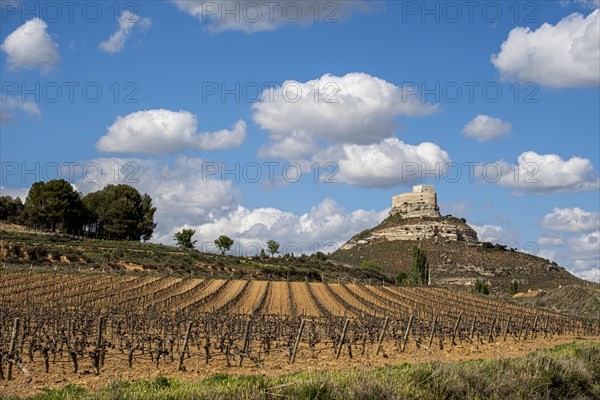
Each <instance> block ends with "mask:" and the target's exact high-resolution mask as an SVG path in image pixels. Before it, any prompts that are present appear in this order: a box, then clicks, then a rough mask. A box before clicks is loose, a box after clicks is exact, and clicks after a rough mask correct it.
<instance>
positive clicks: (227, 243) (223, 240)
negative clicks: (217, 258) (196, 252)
mask: <svg viewBox="0 0 600 400" xmlns="http://www.w3.org/2000/svg"><path fill="white" fill-rule="evenodd" d="M233 243H234V241H233V239H231V238H230V237H228V236H225V235H221V236H219V238H218V239H216V240H215V246H217V248H218V249H219V250H221V254H225V252H226V251H228V250H229V249H231V246H233Z"/></svg>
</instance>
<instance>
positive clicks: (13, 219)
mask: <svg viewBox="0 0 600 400" xmlns="http://www.w3.org/2000/svg"><path fill="white" fill-rule="evenodd" d="M22 219H23V202H22V201H21V199H20V198H19V197H16V198H14V199H13V198H12V197H10V196H1V197H0V220H5V221H8V222H10V223H16V224H19V223H22V222H23V221H22Z"/></svg>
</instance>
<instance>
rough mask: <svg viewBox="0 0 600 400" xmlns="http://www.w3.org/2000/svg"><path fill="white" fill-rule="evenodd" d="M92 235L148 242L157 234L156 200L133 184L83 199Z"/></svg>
mask: <svg viewBox="0 0 600 400" xmlns="http://www.w3.org/2000/svg"><path fill="white" fill-rule="evenodd" d="M83 203H84V205H85V210H86V217H87V219H86V225H87V229H88V231H90V232H95V233H96V234H98V235H109V236H110V237H111V238H113V239H128V240H140V239H143V240H148V239H150V238H151V237H152V234H153V233H154V228H156V223H154V213H155V212H156V207H153V206H152V198H151V197H150V196H149V195H147V194H144V195H143V196H142V195H141V194H140V192H139V191H138V190H137V189H136V188H134V187H132V186H129V185H123V184H121V185H108V186H106V187H104V188H103V189H102V190H99V191H97V192H93V193H90V194H88V195H87V196H85V197H84V198H83Z"/></svg>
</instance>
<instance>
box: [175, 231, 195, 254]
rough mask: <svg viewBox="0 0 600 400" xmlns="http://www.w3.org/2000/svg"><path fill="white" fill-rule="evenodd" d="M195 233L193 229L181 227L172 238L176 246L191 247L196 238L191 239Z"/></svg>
mask: <svg viewBox="0 0 600 400" xmlns="http://www.w3.org/2000/svg"><path fill="white" fill-rule="evenodd" d="M195 233H196V231H195V230H193V229H183V230H181V231H179V232H177V233H176V234H175V235H173V240H175V241H176V242H177V246H179V247H182V248H184V249H193V248H194V245H195V244H196V242H197V240H192V236H194V234H195Z"/></svg>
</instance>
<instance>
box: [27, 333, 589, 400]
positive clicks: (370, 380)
mask: <svg viewBox="0 0 600 400" xmlns="http://www.w3.org/2000/svg"><path fill="white" fill-rule="evenodd" d="M598 398H600V342H588V343H582V344H577V343H572V344H568V345H563V346H558V347H555V348H553V349H550V350H541V351H537V352H535V353H532V354H529V355H527V356H524V357H520V358H514V359H507V360H478V361H468V362H462V363H444V364H442V363H429V364H421V365H409V364H403V365H399V366H394V367H386V368H380V369H355V370H350V371H339V372H323V373H312V374H311V373H308V372H301V373H295V374H289V375H284V376H281V377H276V378H267V377H261V376H238V377H233V376H229V375H226V374H218V375H214V376H212V377H210V378H207V379H204V380H201V381H198V382H183V381H180V380H176V379H170V378H167V377H162V376H161V377H158V378H156V379H154V380H153V381H141V382H135V383H129V382H125V381H117V382H114V383H113V384H112V385H110V386H109V387H107V388H105V389H103V390H101V391H99V392H96V393H92V392H88V391H86V390H85V389H82V388H79V387H76V386H68V387H66V388H64V389H59V390H46V391H44V393H41V394H38V395H35V396H33V397H30V398H29V399H32V400H55V399H57V400H58V399H72V400H109V399H125V400H137V399H140V400H141V399H150V400H167V399H211V400H214V399H307V400H308V399H320V400H333V399H340V400H341V399H344V400H346V399H421V400H437V399H511V400H513V399H524V400H525V399H527V400H537V399H540V400H542V399H598Z"/></svg>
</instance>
